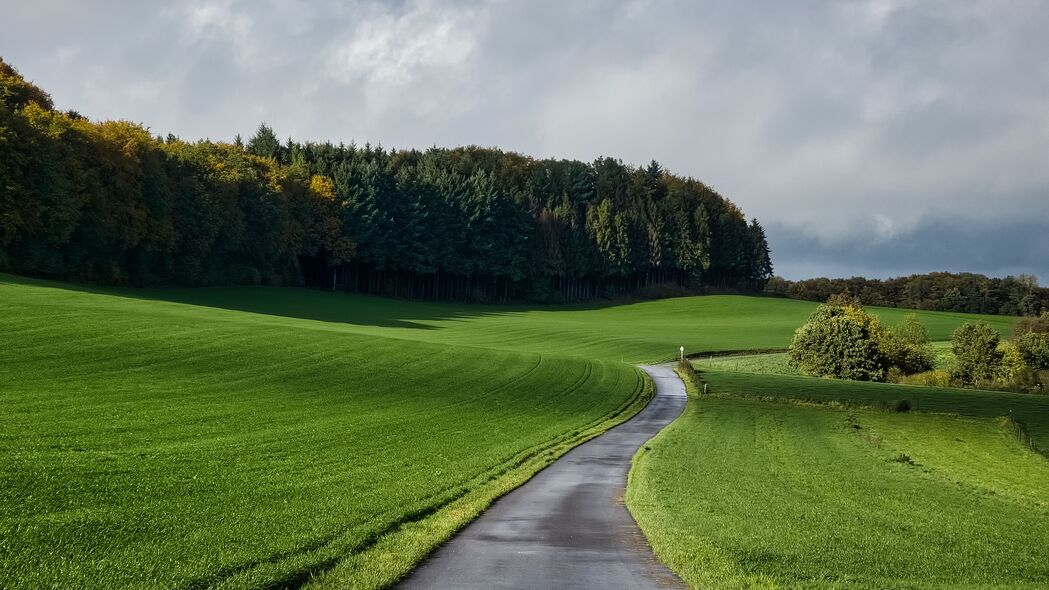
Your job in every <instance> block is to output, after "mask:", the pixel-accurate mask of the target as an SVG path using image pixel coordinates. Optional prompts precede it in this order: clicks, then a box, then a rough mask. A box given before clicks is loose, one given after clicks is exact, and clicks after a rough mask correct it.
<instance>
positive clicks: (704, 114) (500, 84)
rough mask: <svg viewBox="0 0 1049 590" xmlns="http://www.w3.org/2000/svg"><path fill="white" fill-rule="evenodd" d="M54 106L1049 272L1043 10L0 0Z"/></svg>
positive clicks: (19, 62) (861, 4) (855, 261)
mask: <svg viewBox="0 0 1049 590" xmlns="http://www.w3.org/2000/svg"><path fill="white" fill-rule="evenodd" d="M3 12H4V25H3V35H2V36H0V55H2V56H3V57H4V58H5V59H6V60H8V61H9V62H11V63H12V64H13V65H15V67H17V68H19V69H20V70H21V72H22V73H23V74H24V75H25V76H26V77H27V78H29V79H32V80H34V81H35V82H37V83H38V84H40V85H41V86H43V87H44V89H45V90H47V91H49V92H50V93H51V94H52V96H53V97H54V99H55V102H56V104H57V105H58V106H59V107H60V108H74V109H76V110H78V111H80V112H81V113H83V114H85V115H87V116H90V117H92V118H96V119H108V118H122V119H130V120H132V121H136V122H140V123H142V124H144V125H146V126H147V127H149V128H150V129H151V130H152V131H153V132H154V133H156V134H161V135H166V134H167V133H169V132H170V133H174V134H176V135H178V136H180V137H183V138H186V139H196V138H202V137H209V138H212V139H222V140H230V139H232V138H233V136H234V135H235V134H237V133H240V134H242V135H244V136H245V137H248V136H250V135H251V134H252V133H253V131H254V129H255V128H256V127H257V126H258V124H259V122H261V121H266V122H268V123H269V124H270V125H271V126H273V127H274V128H275V130H276V131H277V133H278V135H280V136H282V137H286V136H292V137H294V138H295V139H297V140H316V141H323V140H332V141H346V142H350V141H356V142H357V143H364V142H372V143H381V144H382V145H384V146H387V147H398V148H399V147H417V148H426V147H429V146H432V145H439V146H457V145H467V144H479V145H485V146H497V147H500V148H503V149H509V150H514V151H519V152H523V153H527V154H530V155H534V156H540V157H547V156H550V157H564V158H577V159H581V160H588V161H589V160H593V159H594V158H595V157H597V156H599V155H608V156H613V157H616V158H621V159H623V160H624V161H625V162H628V163H633V164H644V163H647V162H648V161H649V160H651V159H656V160H658V161H659V162H661V163H662V164H663V165H664V166H665V167H667V168H669V169H670V170H672V171H673V172H675V173H678V174H682V175H687V176H694V177H696V178H699V179H701V180H703V181H704V182H706V183H707V184H709V185H711V186H713V187H714V188H716V189H717V190H718V191H720V192H721V193H722V194H724V195H725V196H726V197H728V198H730V199H731V200H733V201H734V202H736V203H737V204H738V205H740V206H741V207H742V208H743V210H744V211H745V212H746V214H747V215H748V216H756V217H757V218H758V219H759V220H760V221H761V222H762V224H763V225H764V226H765V227H766V229H767V230H768V233H769V238H770V242H771V246H772V250H773V260H774V263H775V266H776V271H777V274H780V275H783V276H786V277H789V278H804V277H808V276H816V275H828V276H851V275H858V274H864V275H868V276H895V275H900V274H908V273H912V272H926V271H934V270H952V271H962V270H970V271H975V272H983V273H988V274H992V275H1004V274H1016V273H1021V272H1026V273H1032V274H1036V275H1037V276H1039V278H1040V279H1041V283H1042V284H1043V285H1044V284H1046V283H1049V33H1047V31H1049V2H1045V1H1044V0H1030V1H1027V0H1002V1H999V2H966V1H957V0H955V1H944V2H937V1H921V2H909V1H904V0H863V1H855V2H850V1H828V2H807V1H796V2H774V1H766V2H743V1H739V0H731V1H726V2H700V1H695V0H682V1H679V2H676V1H665V2H662V1H658V0H652V1H628V2H611V1H609V2H600V1H586V0H551V1H545V0H520V1H512V2H511V1H503V2H490V3H481V2H476V3H475V2H470V3H467V2H441V1H436V0H434V1H425V0H423V1H414V0H405V1H390V2H354V1H348V2H314V1H311V2H308V3H307V2H304V1H289V2H265V1H261V0H244V1H206V0H196V1H186V2H180V1H177V0H172V1H171V2H165V3H153V2H138V1H130V0H129V1H127V2H112V1H101V0H92V1H91V2H83V1H80V0H71V1H67V2H54V1H47V0H39V1H37V2H18V3H12V5H11V6H6V7H4V9H3Z"/></svg>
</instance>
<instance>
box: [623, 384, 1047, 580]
mask: <svg viewBox="0 0 1049 590" xmlns="http://www.w3.org/2000/svg"><path fill="white" fill-rule="evenodd" d="M708 375H713V372H711V373H709V374H708ZM724 375H728V374H727V373H726V374H724ZM645 448H646V449H647V450H645V451H644V452H642V453H640V454H639V455H638V457H636V458H635V466H634V469H633V471H632V475H631V485H630V487H629V490H628V497H627V502H628V505H629V507H630V509H631V512H632V513H633V514H634V516H635V518H636V519H637V520H638V522H639V524H640V525H641V527H642V529H643V530H644V531H645V533H646V535H647V536H648V538H649V540H650V541H651V543H652V545H653V547H654V549H655V550H656V553H657V555H658V556H659V557H660V558H661V559H662V560H663V561H665V562H666V563H667V564H668V565H669V566H670V567H671V568H673V569H674V570H675V571H677V572H678V573H679V574H680V575H681V576H682V577H683V578H684V579H685V580H686V581H687V582H689V583H690V584H691V585H692V586H693V587H696V588H711V589H719V588H723V589H736V588H819V589H836V588H870V589H880V588H911V589H932V588H937V589H939V588H942V589H963V588H974V589H975V588H981V589H986V588H1046V587H1049V546H1047V545H1046V544H1045V543H1044V540H1045V539H1047V538H1049V462H1047V461H1046V460H1045V458H1044V457H1043V456H1041V455H1039V454H1037V453H1034V452H1033V451H1030V450H1029V449H1027V448H1026V447H1024V446H1023V445H1022V444H1020V443H1019V442H1018V440H1017V438H1016V436H1015V435H1014V434H1013V433H1012V432H1009V431H1008V430H1006V429H1003V428H999V427H998V426H996V424H995V423H994V422H993V421H991V420H982V419H971V418H962V417H951V416H942V415H927V414H902V415H901V414H890V413H887V412H877V411H872V410H842V409H830V408H825V407H803V406H797V405H791V404H777V403H768V402H764V401H760V400H753V399H743V398H734V397H720V396H703V397H701V398H698V399H691V400H690V401H689V405H688V407H687V408H686V410H685V413H684V415H683V416H682V418H681V419H679V420H678V421H676V422H675V423H673V424H672V425H671V426H670V427H669V428H667V429H666V430H664V431H663V432H662V433H661V434H660V435H658V436H657V438H656V439H654V440H653V441H650V443H648V444H647V445H646V447H645ZM901 453H903V454H906V455H908V456H909V459H910V460H909V461H908V460H907V458H905V457H902V456H901Z"/></svg>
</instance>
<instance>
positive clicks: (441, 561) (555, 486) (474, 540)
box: [397, 366, 685, 590]
mask: <svg viewBox="0 0 1049 590" xmlns="http://www.w3.org/2000/svg"><path fill="white" fill-rule="evenodd" d="M642 368H643V369H644V370H645V372H647V373H648V374H649V375H651V376H652V378H653V380H654V381H655V383H656V395H655V397H654V398H653V399H652V401H650V402H649V404H648V406H646V407H645V409H644V410H642V411H641V412H640V413H638V414H637V415H636V416H634V417H633V418H631V419H630V420H629V421H627V422H625V423H623V424H621V425H619V426H617V427H615V428H613V429H611V430H609V431H608V432H606V433H604V434H602V435H601V436H599V437H597V438H594V439H592V440H590V441H588V442H586V443H583V444H582V445H579V446H578V447H576V448H574V449H572V450H571V451H569V452H568V453H566V454H565V455H564V456H563V457H561V458H560V459H558V460H557V461H555V462H554V463H553V464H551V465H550V466H549V467H547V468H546V469H544V470H542V471H540V472H539V473H538V474H536V476H535V477H533V478H532V479H531V480H529V481H528V482H527V483H525V484H524V485H522V486H521V487H519V488H517V489H516V490H514V491H512V492H510V493H509V494H507V495H505V496H503V497H502V498H500V499H499V500H497V501H496V502H495V503H494V504H492V506H491V507H490V508H488V510H486V511H485V512H484V513H483V514H481V516H480V517H478V518H477V520H475V521H473V522H472V523H471V524H469V525H468V526H467V527H466V528H464V529H463V530H462V531H461V532H460V533H459V534H458V535H456V536H455V537H453V538H452V539H451V540H450V541H448V543H446V544H445V545H444V546H442V547H441V548H440V549H438V550H437V551H436V552H434V554H433V555H431V556H430V557H429V558H428V559H427V560H426V561H424V562H423V563H422V564H421V565H420V566H419V567H418V568H416V570H415V571H414V572H412V573H411V574H410V575H409V577H408V578H406V579H405V580H404V581H403V582H401V584H399V585H398V586H397V587H398V588H405V589H422V588H425V589H441V590H445V589H450V588H455V589H463V590H466V589H471V588H477V589H481V588H483V589H490V588H536V589H544V588H549V589H555V588H556V589H568V588H571V589H595V590H596V589H601V590H614V589H616V588H631V589H634V588H641V589H646V588H648V589H656V588H684V587H685V586H684V584H682V583H681V582H680V581H679V580H678V579H677V577H675V576H674V574H673V573H671V572H670V570H668V569H667V568H666V567H665V566H664V565H663V564H661V563H659V561H657V560H656V558H655V556H654V555H653V554H652V550H651V549H650V548H649V546H648V543H647V542H646V541H645V538H644V536H643V535H642V534H641V530H640V529H638V527H637V524H636V523H635V522H634V519H633V518H632V517H631V516H630V513H629V512H627V509H626V506H624V505H623V494H624V493H625V491H626V479H627V471H628V470H629V469H630V459H631V457H633V455H634V452H635V451H637V449H638V447H640V446H641V445H642V444H644V442H645V441H647V440H648V439H649V438H651V437H652V436H653V435H655V434H656V433H657V432H659V431H660V430H661V429H662V428H663V427H664V426H666V425H667V424H669V423H670V422H671V421H672V420H673V419H674V418H676V417H677V416H678V414H680V413H681V410H682V408H684V406H685V386H684V384H683V383H682V382H681V380H680V379H678V377H677V375H676V374H675V373H674V371H673V370H672V369H671V368H670V367H669V366H651V367H642Z"/></svg>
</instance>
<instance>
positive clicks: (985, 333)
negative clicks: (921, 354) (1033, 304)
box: [950, 313, 1049, 393]
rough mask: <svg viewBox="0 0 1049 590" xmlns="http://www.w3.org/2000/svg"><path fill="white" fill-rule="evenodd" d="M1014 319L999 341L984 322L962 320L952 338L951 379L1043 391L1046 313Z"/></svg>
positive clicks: (1048, 353)
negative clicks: (1014, 323) (1005, 336)
mask: <svg viewBox="0 0 1049 590" xmlns="http://www.w3.org/2000/svg"><path fill="white" fill-rule="evenodd" d="M1027 320H1029V321H1021V322H1017V327H1016V328H1015V329H1014V332H1013V334H1014V338H1013V340H1009V341H1002V339H1001V337H1000V336H999V334H998V333H997V332H995V331H994V329H992V328H991V327H990V326H988V325H987V324H986V323H984V322H977V323H975V324H965V325H963V326H961V327H960V328H958V329H957V330H955V332H954V335H953V336H952V338H951V350H952V351H953V352H954V357H955V360H954V366H953V367H952V368H951V374H950V375H951V381H952V383H955V384H958V385H965V386H976V387H981V388H984V389H1000V390H1007V391H1020V392H1035V393H1042V392H1045V383H1046V382H1047V381H1049V313H1043V314H1042V315H1041V316H1040V317H1037V318H1027Z"/></svg>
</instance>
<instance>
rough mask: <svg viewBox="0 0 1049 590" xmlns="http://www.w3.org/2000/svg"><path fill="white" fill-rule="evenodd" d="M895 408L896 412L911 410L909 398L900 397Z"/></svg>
mask: <svg viewBox="0 0 1049 590" xmlns="http://www.w3.org/2000/svg"><path fill="white" fill-rule="evenodd" d="M895 410H896V411H897V412H910V411H911V400H909V399H901V400H900V401H898V402H896V407H895Z"/></svg>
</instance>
